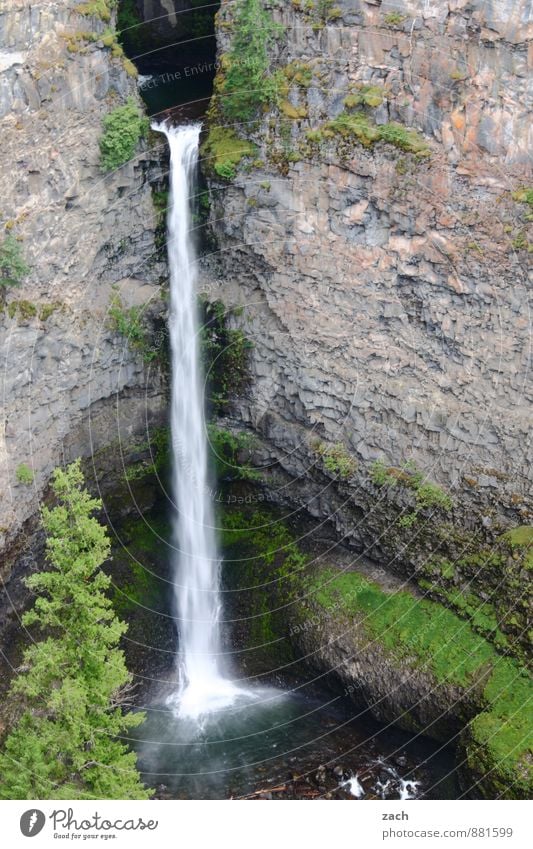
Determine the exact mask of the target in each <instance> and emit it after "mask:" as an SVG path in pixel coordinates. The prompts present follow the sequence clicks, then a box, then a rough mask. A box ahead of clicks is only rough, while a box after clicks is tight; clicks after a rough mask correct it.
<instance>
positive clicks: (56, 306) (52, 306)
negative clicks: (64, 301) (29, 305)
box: [39, 301, 62, 321]
mask: <svg viewBox="0 0 533 849" xmlns="http://www.w3.org/2000/svg"><path fill="white" fill-rule="evenodd" d="M61 306H62V305H61V304H60V303H59V301H52V302H51V303H49V304H43V305H42V307H41V308H40V310H39V321H48V319H49V318H50V316H51V315H52V314H53V313H54V312H55V311H56V310H60V309H61Z"/></svg>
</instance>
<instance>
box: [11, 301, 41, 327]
mask: <svg viewBox="0 0 533 849" xmlns="http://www.w3.org/2000/svg"><path fill="white" fill-rule="evenodd" d="M7 312H8V315H9V317H10V318H14V317H15V316H16V315H18V321H19V323H20V322H23V321H29V320H30V319H32V318H35V316H36V315H37V307H36V305H35V304H34V303H32V302H31V301H11V302H10V303H9V304H8V306H7Z"/></svg>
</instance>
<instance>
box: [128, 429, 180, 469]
mask: <svg viewBox="0 0 533 849" xmlns="http://www.w3.org/2000/svg"><path fill="white" fill-rule="evenodd" d="M131 450H132V451H133V452H135V453H136V454H143V453H145V452H146V453H147V457H146V458H145V459H142V460H139V461H138V462H136V463H131V464H130V465H129V466H127V467H126V469H125V471H124V478H125V480H127V481H129V482H133V481H137V480H142V479H143V478H145V477H146V476H147V475H154V474H159V475H164V474H165V473H166V471H167V469H168V468H169V466H170V431H169V429H168V428H167V427H160V428H156V429H155V430H154V431H152V432H151V433H150V440H149V442H142V443H140V444H139V445H135V446H134V447H132V449H131Z"/></svg>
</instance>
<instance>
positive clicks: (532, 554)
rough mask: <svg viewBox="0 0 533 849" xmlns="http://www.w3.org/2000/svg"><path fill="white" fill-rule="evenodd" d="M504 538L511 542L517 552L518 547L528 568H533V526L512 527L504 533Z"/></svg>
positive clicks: (512, 547)
mask: <svg viewBox="0 0 533 849" xmlns="http://www.w3.org/2000/svg"><path fill="white" fill-rule="evenodd" d="M502 539H503V540H504V541H505V542H507V543H509V545H510V546H511V549H513V550H514V551H515V552H516V549H518V550H519V552H520V553H521V554H522V559H523V563H524V566H525V567H526V569H529V570H532V569H533V526H531V525H520V526H519V527H517V528H511V530H509V531H506V532H505V533H504V534H503V537H502Z"/></svg>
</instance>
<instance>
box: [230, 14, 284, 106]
mask: <svg viewBox="0 0 533 849" xmlns="http://www.w3.org/2000/svg"><path fill="white" fill-rule="evenodd" d="M282 32H283V28H282V27H281V26H280V25H278V24H276V23H274V20H273V19H272V16H271V14H270V12H267V11H266V9H265V8H264V7H263V3H262V2H261V0H238V2H237V7H236V10H235V28H234V34H233V40H232V44H231V50H230V51H229V53H226V54H225V55H224V56H223V57H222V71H221V72H220V73H219V75H218V79H217V85H216V90H217V95H218V97H219V98H220V103H221V111H222V114H223V115H225V116H226V118H228V119H229V120H230V121H250V120H251V119H252V118H254V117H256V115H257V113H258V111H259V109H260V108H261V107H264V106H266V105H268V104H270V103H272V102H273V101H274V100H275V99H276V97H277V90H278V80H277V79H276V76H275V75H272V74H270V73H269V57H268V52H269V47H270V46H271V44H272V43H273V42H274V41H275V40H276V38H278V37H279V36H280V35H281V33H282Z"/></svg>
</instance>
